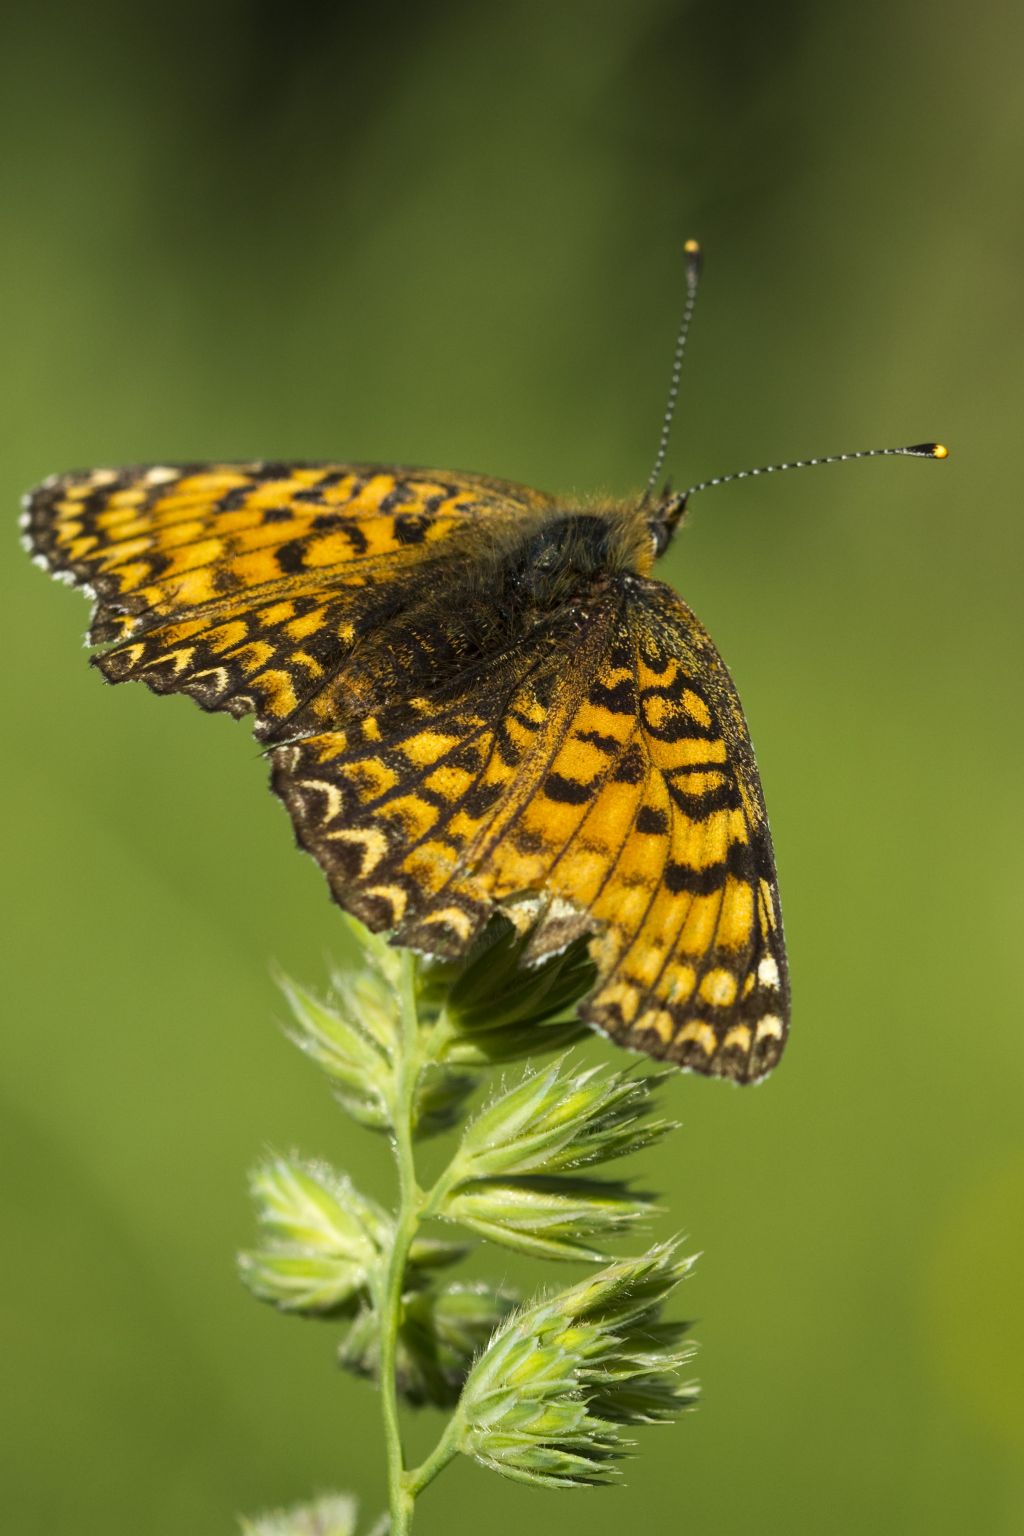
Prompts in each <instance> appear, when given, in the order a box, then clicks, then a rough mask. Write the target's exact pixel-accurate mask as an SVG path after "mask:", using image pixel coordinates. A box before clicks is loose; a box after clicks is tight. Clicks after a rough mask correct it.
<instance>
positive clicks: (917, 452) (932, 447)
mask: <svg viewBox="0 0 1024 1536" xmlns="http://www.w3.org/2000/svg"><path fill="white" fill-rule="evenodd" d="M904 452H905V453H911V454H913V456H914V457H915V458H916V459H948V458H949V449H948V448H947V447H946V445H945V443H915V444H914V445H913V447H911V448H906V449H904Z"/></svg>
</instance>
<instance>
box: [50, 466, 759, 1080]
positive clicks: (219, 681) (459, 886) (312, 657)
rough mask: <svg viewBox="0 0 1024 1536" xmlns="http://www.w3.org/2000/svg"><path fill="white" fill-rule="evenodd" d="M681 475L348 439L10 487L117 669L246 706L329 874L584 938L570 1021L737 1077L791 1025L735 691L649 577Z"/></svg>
mask: <svg viewBox="0 0 1024 1536" xmlns="http://www.w3.org/2000/svg"><path fill="white" fill-rule="evenodd" d="M684 504H685V498H682V497H671V496H669V495H668V494H667V493H666V494H665V495H663V496H662V497H661V498H660V499H653V500H652V499H651V498H650V497H644V498H640V499H638V500H637V501H635V502H624V503H615V504H605V503H594V504H593V505H576V504H572V503H570V502H567V501H565V500H563V499H560V498H558V497H556V496H551V495H548V494H546V493H544V492H541V491H536V490H531V489H529V488H526V487H524V486H520V485H516V484H513V483H511V482H508V481H505V480H496V479H489V478H487V477H484V476H481V475H473V474H462V473H451V472H448V471H437V472H433V471H427V470H420V469H403V468H398V467H394V466H385V465H378V464H346V463H317V464H313V463H301V464H300V463H244V464H232V463H197V464H188V465H183V466H178V467H168V466H164V465H150V466H143V467H138V468H131V469H94V470H89V471H86V472H83V473H76V474H65V475H58V476H55V477H52V478H51V479H49V480H47V481H45V482H44V483H43V484H42V485H41V486H40V487H38V488H37V489H36V490H35V491H33V492H31V493H30V495H29V496H28V497H27V498H26V510H25V514H24V530H25V536H26V542H27V544H28V547H29V549H30V551H31V552H32V554H33V555H34V557H35V558H36V560H37V562H38V563H40V564H42V565H43V566H45V567H46V568H47V569H48V570H49V571H50V572H52V573H53V574H54V575H55V576H58V577H60V578H62V579H64V580H67V581H69V582H71V583H72V584H73V585H76V586H79V587H81V588H83V589H84V590H85V591H86V592H88V593H89V594H90V595H92V596H93V598H94V599H95V612H94V615H93V620H92V626H91V629H90V633H89V639H90V641H91V642H92V643H93V644H94V645H96V646H99V647H103V649H102V650H100V651H99V653H98V654H96V655H95V656H94V657H93V661H94V663H95V665H96V666H98V667H99V669H100V671H101V672H102V674H103V676H104V677H105V678H106V679H107V680H108V681H109V682H112V683H121V682H128V681H133V680H139V681H142V682H144V683H146V684H148V686H149V687H150V688H151V689H153V690H154V691H155V692H157V693H185V694H188V695H190V696H191V697H192V698H193V699H195V700H196V702H197V703H198V704H200V705H201V706H202V707H203V708H204V709H206V710H226V711H227V712H229V713H230V714H232V715H238V716H240V715H244V714H248V713H251V714H252V715H253V716H254V718H255V733H256V736H257V737H258V738H259V740H260V741H261V742H262V743H263V745H264V747H265V749H266V751H267V753H268V755H269V757H270V759H271V762H272V784H273V788H274V790H275V791H276V793H277V794H278V795H279V796H280V797H281V799H282V800H283V801H284V803H285V805H286V806H287V808H288V811H289V812H290V814H291V817H292V821H293V823H294V826H295V832H296V836H297V839H298V842H299V843H300V844H301V846H302V847H303V848H305V849H307V850H308V851H309V852H310V853H311V854H312V855H313V857H314V858H315V859H316V861H317V863H318V864H319V865H320V867H321V868H322V870H323V872H324V874H325V875H326V877H327V880H328V882H329V884H330V889H331V893H332V895H333V897H334V899H335V900H336V901H337V902H338V903H339V904H340V905H341V906H342V907H343V908H345V909H346V910H348V911H349V912H351V913H353V914H355V916H357V917H358V918H360V919H361V920H362V921H363V922H364V923H365V924H367V925H368V926H369V927H370V928H371V929H374V930H378V931H380V930H389V931H390V932H391V934H392V935H393V939H394V941H395V942H396V943H399V944H402V945H407V946H409V947H411V948H413V949H416V950H420V951H423V952H426V953H428V954H434V955H441V956H457V955H459V954H462V953H464V952H465V951H466V950H467V949H468V948H469V947H470V946H471V944H472V943H473V941H474V939H475V937H476V936H477V934H478V933H479V932H480V930H481V928H482V927H483V925H484V924H485V923H486V922H487V921H488V919H489V917H490V916H491V915H492V914H493V913H494V912H495V910H496V909H499V908H500V909H502V910H505V911H506V912H510V913H513V914H515V913H519V914H520V915H521V916H522V914H527V915H528V917H529V920H530V922H531V923H532V925H533V931H532V937H531V940H530V946H529V951H528V958H540V957H542V956H544V955H547V954H551V953H554V952H556V951H558V950H560V949H562V948H563V947H564V946H565V945H567V944H568V943H570V942H571V941H572V940H574V939H576V938H577V937H579V936H580V935H582V934H589V935H590V940H589V942H590V952H591V956H592V959H593V961H594V964H595V967H596V977H597V979H596V984H595V986H594V988H593V990H592V991H591V993H590V995H589V996H588V997H587V998H586V999H585V1001H584V1002H583V1004H582V1005H581V1010H580V1011H581V1014H582V1016H583V1017H584V1019H585V1020H586V1021H587V1022H589V1023H590V1024H592V1025H594V1026H595V1027H596V1028H598V1029H599V1030H601V1031H603V1032H604V1033H606V1034H607V1035H609V1036H611V1038H612V1039H613V1040H615V1041H618V1042H620V1043H621V1044H622V1045H624V1046H627V1047H629V1048H632V1049H634V1050H638V1051H642V1052H645V1053H647V1054H648V1055H650V1056H653V1057H658V1058H664V1059H666V1060H668V1061H671V1062H674V1063H676V1064H677V1065H679V1066H680V1067H682V1068H684V1069H689V1070H692V1071H696V1072H700V1073H705V1074H710V1075H714V1076H720V1077H725V1078H730V1079H733V1080H734V1081H737V1082H750V1081H754V1080H756V1079H758V1078H761V1077H763V1076H764V1075H765V1074H766V1073H767V1072H768V1071H770V1070H771V1068H772V1067H773V1066H774V1065H775V1064H776V1062H777V1061H778V1059H779V1056H780V1055H781V1053H782V1049H783V1046H784V1044H785V1041H786V1034H787V1028H788V1019H789V984H788V979H787V969H786V955H785V947H784V943H783V932H782V921H781V916H780V909H779V896H778V887H777V881H776V874H775V864H774V859H773V853H772V844H771V839H770V837H769V832H768V823H767V818H766V815H765V808H764V800H763V796H762V792H761V785H760V781H759V778H758V772H757V767H756V764H755V761H754V754H753V751H752V749H751V745H750V739H749V736H748V732H747V727H746V723H745V721H744V716H743V711H742V709H741V707H740V703H739V699H738V697H737V694H736V690H735V688H734V687H733V684H732V681H731V679H730V677H729V674H728V672H727V671H726V668H725V665H724V663H723V662H722V659H721V657H720V656H719V654H718V652H717V650H716V648H715V646H714V644H713V642H712V640H711V638H710V636H709V635H708V634H707V632H706V630H705V629H704V628H703V627H702V626H701V624H700V623H699V621H698V620H697V618H696V617H695V616H694V614H693V613H692V612H691V611H690V609H689V608H688V607H687V606H686V604H685V603H684V602H683V601H682V600H681V599H680V598H679V597H678V596H677V595H676V594H675V592H674V591H672V589H671V588H670V587H668V586H666V585H665V584H664V583H662V582H661V581H658V580H657V579H656V578H655V577H654V576H653V574H652V570H653V566H654V562H655V559H656V557H657V556H658V555H659V554H661V553H662V552H663V551H664V549H665V548H666V547H667V544H668V542H669V539H670V538H671V536H672V533H673V531H674V528H675V525H676V522H677V521H678V519H679V516H680V514H681V511H682V508H683V505H684Z"/></svg>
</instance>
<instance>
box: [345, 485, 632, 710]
mask: <svg viewBox="0 0 1024 1536" xmlns="http://www.w3.org/2000/svg"><path fill="white" fill-rule="evenodd" d="M453 542H454V541H453ZM649 549H650V536H649V534H648V533H647V530H646V524H644V523H642V522H640V523H639V525H638V520H637V518H636V517H635V515H630V513H629V511H628V510H623V509H620V508H613V509H610V510H609V511H604V510H597V511H592V510H580V509H572V508H570V509H566V510H556V511H552V512H550V513H547V514H546V515H545V516H543V517H541V518H539V519H536V520H534V521H532V522H527V524H526V526H525V527H523V528H521V529H520V530H518V531H517V532H516V534H515V536H514V537H511V538H509V537H507V536H506V537H496V538H493V539H492V540H491V541H490V542H489V543H488V545H487V546H483V545H482V544H481V543H479V542H478V541H477V540H475V539H473V540H471V541H470V542H469V544H468V546H467V547H466V548H464V549H455V550H452V551H451V552H450V553H449V552H446V553H445V554H444V555H443V556H441V557H439V559H438V560H437V561H436V563H435V568H434V569H424V570H423V571H422V572H421V573H420V575H419V577H418V579H417V580H416V581H415V582H412V583H410V584H408V586H406V587H405V588H404V589H399V588H396V587H392V588H391V590H390V592H389V594H388V602H389V604H390V608H389V611H388V612H387V613H381V614H380V615H379V617H378V621H377V622H376V623H375V624H374V625H373V626H372V630H371V634H370V636H369V637H368V639H367V640H366V641H364V643H363V644H362V645H359V646H357V647H356V649H355V650H354V652H353V654H352V656H351V659H350V661H349V663H348V665H346V666H345V668H344V670H343V673H342V674H341V675H340V676H339V683H341V685H342V688H343V690H344V693H345V695H346V697H347V701H348V707H349V708H351V707H352V705H353V703H355V705H356V708H357V710H358V709H360V708H362V709H376V708H379V707H381V706H386V705H387V704H388V703H389V702H390V700H391V698H393V697H394V695H395V693H396V692H399V691H400V692H401V693H403V694H405V693H407V692H409V691H410V690H411V691H412V692H413V693H414V694H415V695H416V696H418V697H420V698H424V697H429V698H434V699H437V698H443V697H444V696H445V694H446V692H447V691H448V690H449V688H450V687H451V686H452V685H453V684H455V683H457V684H458V686H459V687H464V686H465V680H466V677H467V674H470V675H472V674H479V673H481V672H483V671H487V672H490V673H492V675H508V676H511V675H512V674H515V673H517V672H519V671H522V670H523V669H524V668H526V667H530V668H531V669H532V670H533V671H534V673H536V672H537V670H538V668H539V669H540V670H541V671H543V662H544V658H545V656H546V655H548V654H551V655H553V656H557V655H560V654H562V653H563V652H564V648H565V646H566V644H568V643H570V642H571V641H572V638H573V636H574V635H579V634H580V633H581V632H582V631H585V630H586V629H588V628H589V627H590V626H591V625H592V623H593V622H594V615H595V613H596V612H598V611H602V612H607V611H608V609H609V607H611V606H614V605H615V602H616V598H617V596H618V595H619V594H620V592H621V589H622V584H623V582H624V581H626V580H628V578H629V577H630V576H631V575H633V574H635V573H636V571H637V569H638V567H641V565H642V562H643V559H644V556H645V555H646V556H647V560H648V563H649V554H648V551H649ZM452 591H457V592H458V593H459V601H458V602H457V603H455V604H453V603H452V602H451V600H450V594H451V592H452ZM399 594H400V595H399ZM396 598H397V599H398V600H397V601H396ZM357 701H358V702H357Z"/></svg>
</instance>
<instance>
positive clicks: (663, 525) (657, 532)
mask: <svg viewBox="0 0 1024 1536" xmlns="http://www.w3.org/2000/svg"><path fill="white" fill-rule="evenodd" d="M688 494H689V493H688V492H684V493H683V494H682V495H681V496H675V495H673V494H672V493H671V491H670V490H669V489H668V487H667V486H666V488H665V491H664V493H663V495H662V498H661V500H660V501H658V502H656V503H655V504H654V506H647V507H645V508H644V512H645V515H646V518H647V530H648V532H649V534H650V536H651V540H652V543H653V546H654V558H655V560H658V559H660V558H661V556H662V555H663V554H664V553H665V551H666V549H668V546H669V545H670V544H671V542H672V537H673V535H674V534H675V532H676V529H677V528H678V527H679V525H680V523H681V522H682V520H683V517H684V515H685V513H686V503H687V497H688Z"/></svg>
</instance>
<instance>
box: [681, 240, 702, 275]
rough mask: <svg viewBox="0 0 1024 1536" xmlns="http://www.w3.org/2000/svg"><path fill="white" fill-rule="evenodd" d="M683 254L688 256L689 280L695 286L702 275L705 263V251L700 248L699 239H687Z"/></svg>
mask: <svg viewBox="0 0 1024 1536" xmlns="http://www.w3.org/2000/svg"><path fill="white" fill-rule="evenodd" d="M683 255H684V256H685V257H686V275H687V281H688V282H689V283H690V285H691V286H693V285H694V284H695V283H696V281H697V278H698V277H699V276H700V269H701V267H702V266H703V265H704V252H703V251H702V250H701V248H700V242H699V241H698V240H687V242H686V244H685V245H684V246H683Z"/></svg>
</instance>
